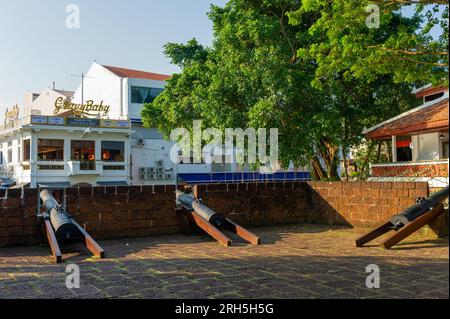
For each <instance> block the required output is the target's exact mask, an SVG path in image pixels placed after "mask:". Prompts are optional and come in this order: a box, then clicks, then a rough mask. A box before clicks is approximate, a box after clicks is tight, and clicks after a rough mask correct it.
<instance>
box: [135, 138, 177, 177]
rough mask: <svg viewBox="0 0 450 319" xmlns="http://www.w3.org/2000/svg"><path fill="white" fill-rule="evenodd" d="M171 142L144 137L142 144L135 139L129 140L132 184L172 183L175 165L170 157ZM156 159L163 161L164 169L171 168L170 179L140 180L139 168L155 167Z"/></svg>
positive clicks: (174, 175)
mask: <svg viewBox="0 0 450 319" xmlns="http://www.w3.org/2000/svg"><path fill="white" fill-rule="evenodd" d="M173 144H174V143H173V142H170V141H165V140H162V139H144V145H137V140H136V139H132V140H131V163H132V165H131V175H132V179H131V181H130V182H131V184H132V185H158V184H174V183H175V178H176V170H177V168H176V165H175V164H174V163H173V162H172V160H171V159H170V150H171V149H172V146H173ZM156 161H163V163H164V168H165V169H166V170H172V171H171V173H172V175H173V179H172V180H144V181H142V180H140V178H139V177H140V176H139V175H140V174H139V168H141V167H144V168H149V167H156Z"/></svg>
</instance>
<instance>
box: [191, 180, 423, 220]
mask: <svg viewBox="0 0 450 319" xmlns="http://www.w3.org/2000/svg"><path fill="white" fill-rule="evenodd" d="M194 193H195V195H196V196H197V198H201V199H203V200H204V202H205V204H206V205H208V206H209V207H211V208H212V209H215V210H217V211H220V212H223V213H225V214H227V215H230V216H231V217H232V218H234V219H236V220H238V221H240V222H242V223H243V224H249V225H271V224H279V223H305V222H306V223H317V224H327V225H350V226H356V227H372V226H375V225H378V224H380V223H382V222H385V221H386V220H388V219H389V218H390V217H391V216H392V215H394V214H397V213H398V212H401V211H402V210H403V209H405V208H407V207H409V206H411V205H413V204H414V203H415V201H416V199H417V198H418V197H427V196H428V184H427V183H410V182H274V183H258V184H256V183H243V184H213V185H197V186H195V188H194Z"/></svg>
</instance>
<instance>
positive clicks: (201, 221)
mask: <svg viewBox="0 0 450 319" xmlns="http://www.w3.org/2000/svg"><path fill="white" fill-rule="evenodd" d="M176 203H177V208H178V210H180V211H181V212H183V213H184V214H185V215H187V216H188V217H189V219H190V220H191V221H192V222H193V223H194V224H195V225H197V226H198V227H199V228H201V229H202V230H203V231H205V232H206V233H208V234H209V235H210V236H211V237H213V238H214V239H216V240H217V241H218V242H219V243H220V244H222V245H224V246H230V245H231V243H232V241H231V239H230V238H228V237H227V236H226V235H225V234H224V233H222V232H221V231H220V230H219V229H227V230H229V231H230V232H232V233H234V234H236V235H237V236H239V237H241V238H242V239H244V240H246V241H248V242H250V243H251V244H253V245H259V244H260V243H261V239H260V238H259V237H258V236H256V235H255V234H253V233H251V232H250V231H248V230H247V229H245V228H243V227H242V226H239V225H238V224H236V223H235V222H233V221H232V220H230V219H229V218H226V217H225V216H224V215H223V214H221V213H217V212H216V211H214V210H212V209H211V208H209V207H207V206H206V205H204V204H203V203H202V201H201V200H200V199H196V198H195V197H194V196H193V195H192V194H186V193H184V192H182V191H180V190H177V192H176Z"/></svg>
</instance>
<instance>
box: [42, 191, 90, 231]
mask: <svg viewBox="0 0 450 319" xmlns="http://www.w3.org/2000/svg"><path fill="white" fill-rule="evenodd" d="M40 197H41V200H42V206H43V207H44V208H46V209H47V214H48V216H49V218H50V223H51V224H52V226H53V229H54V231H55V236H56V238H57V239H60V240H71V239H76V238H81V233H80V230H79V229H78V228H77V226H75V224H73V223H72V222H71V220H70V219H71V217H70V216H69V214H68V213H67V212H66V211H65V210H64V209H63V208H62V207H61V205H59V203H58V202H57V201H56V199H55V197H53V195H52V193H51V192H50V190H48V189H44V190H43V191H41V193H40Z"/></svg>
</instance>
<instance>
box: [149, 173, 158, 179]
mask: <svg viewBox="0 0 450 319" xmlns="http://www.w3.org/2000/svg"><path fill="white" fill-rule="evenodd" d="M148 179H149V180H155V179H156V174H153V173H151V174H148Z"/></svg>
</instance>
